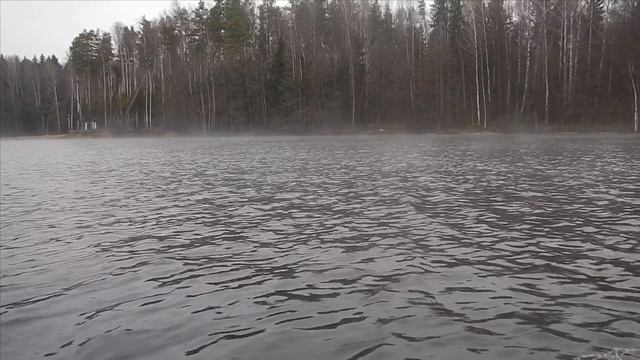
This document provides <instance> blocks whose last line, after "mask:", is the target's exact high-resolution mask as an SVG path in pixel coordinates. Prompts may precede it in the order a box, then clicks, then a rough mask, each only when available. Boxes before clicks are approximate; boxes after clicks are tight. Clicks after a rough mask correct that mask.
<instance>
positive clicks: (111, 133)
mask: <svg viewBox="0 0 640 360" xmlns="http://www.w3.org/2000/svg"><path fill="white" fill-rule="evenodd" d="M578 134H579V135H588V134H620V135H622V134H626V135H630V136H632V135H640V133H634V132H633V131H632V130H631V129H621V128H618V127H603V128H600V127H594V128H567V129H557V128H553V129H549V128H544V129H522V130H497V129H487V130H482V129H480V130H474V129H462V130H441V131H404V130H398V129H390V130H387V129H382V131H373V130H354V131H351V130H349V131H321V132H300V133H296V132H279V131H241V132H235V133H233V132H228V131H225V132H215V133H210V134H207V135H205V134H202V133H201V132H178V131H173V130H167V129H107V130H104V129H100V130H93V131H72V132H68V133H62V134H37V135H16V136H12V135H9V136H6V135H1V136H0V139H2V140H37V139H41V140H67V139H120V138H162V137H210V138H216V137H252V136H256V137H275V136H393V135H578Z"/></svg>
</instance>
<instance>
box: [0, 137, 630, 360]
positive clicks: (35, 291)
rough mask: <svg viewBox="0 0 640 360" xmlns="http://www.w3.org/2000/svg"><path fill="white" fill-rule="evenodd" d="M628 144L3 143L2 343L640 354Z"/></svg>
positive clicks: (193, 350) (534, 140) (398, 353)
mask: <svg viewBox="0 0 640 360" xmlns="http://www.w3.org/2000/svg"><path fill="white" fill-rule="evenodd" d="M639 140H640V139H639V138H638V137H632V136H625V135H545V136H527V137H525V136H503V135H448V136H444V135H438V136H436V135H434V136H397V137H396V136H388V137H386V136H385V137H302V138H295V137H283V138H278V137H263V138H253V137H241V138H212V139H202V138H167V139H115V140H105V139H94V140H69V141H60V140H2V142H0V145H1V156H2V158H1V160H2V161H1V175H2V176H1V179H0V181H1V188H0V190H1V194H0V195H1V197H0V199H1V201H0V215H1V216H0V219H1V220H0V235H1V242H0V250H1V251H0V270H1V272H0V327H1V331H0V358H2V359H36V358H41V357H46V358H51V359H179V358H186V359H212V358H215V359H231V358H233V359H256V358H260V359H300V358H310V359H353V360H355V359H395V358H398V359H445V360H448V359H451V360H454V359H487V360H488V359H577V358H584V359H587V358H594V359H595V358H597V357H596V356H597V355H594V354H605V355H606V354H613V352H614V351H615V354H621V355H623V356H624V354H637V352H636V351H635V350H634V349H637V348H640V247H639V245H640V210H639V209H640V141H639ZM616 349H625V350H624V351H622V350H620V351H619V350H616Z"/></svg>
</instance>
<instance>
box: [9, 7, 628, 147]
mask: <svg viewBox="0 0 640 360" xmlns="http://www.w3.org/2000/svg"><path fill="white" fill-rule="evenodd" d="M16 34H19V31H18V30H17V31H16ZM16 36H18V35H16ZM43 36H45V35H43ZM0 76H1V78H0V80H1V84H0V131H1V133H2V135H6V136H10V135H36V134H59V133H67V132H70V131H71V132H73V131H79V130H83V129H84V128H85V124H86V123H92V122H93V123H95V124H96V126H97V128H98V129H164V130H168V131H175V132H184V133H200V134H205V135H206V134H230V133H296V134H304V133H345V132H346V133H348V132H355V131H377V129H390V130H394V131H406V132H429V131H458V130H470V131H474V130H485V129H486V130H499V131H501V130H504V131H529V130H545V129H547V130H549V129H550V130H555V129H559V130H563V129H584V128H587V129H617V130H620V131H628V132H631V131H636V132H637V131H638V107H639V101H640V99H639V96H640V94H639V92H640V83H639V82H640V0H431V1H426V2H425V0H405V1H385V0H289V1H287V2H284V1H277V2H276V1H275V0H217V1H214V2H211V3H205V2H200V3H199V4H198V5H197V6H190V7H184V6H181V5H180V4H179V3H178V2H174V3H173V4H172V5H171V6H170V8H168V9H167V10H166V11H165V12H164V13H163V14H162V15H161V16H159V17H158V18H156V19H151V20H150V19H146V18H142V19H141V20H140V21H139V23H138V24H136V25H135V26H126V25H124V24H122V23H116V24H114V25H113V27H112V29H110V31H109V32H106V31H102V30H99V29H96V30H84V31H82V32H81V33H79V34H78V35H77V36H76V37H75V39H74V40H73V42H72V43H71V44H70V47H69V50H68V53H67V58H66V59H58V58H56V57H55V56H45V55H41V56H40V57H39V58H37V57H34V58H33V59H28V58H22V59H20V58H19V57H17V56H11V55H8V54H4V55H0Z"/></svg>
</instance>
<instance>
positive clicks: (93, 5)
mask: <svg viewBox="0 0 640 360" xmlns="http://www.w3.org/2000/svg"><path fill="white" fill-rule="evenodd" d="M172 2H173V1H172V0H119V1H104V0H90V1H81V0H75V1H74V0H17V1H16V0H1V1H0V53H2V54H4V55H18V56H20V57H22V56H26V57H28V58H31V57H33V56H34V55H35V56H39V55H40V54H44V55H45V56H48V55H52V54H53V55H55V56H56V57H58V58H59V59H60V60H61V61H66V59H67V51H68V50H69V46H70V45H71V41H72V40H73V38H74V37H75V36H76V35H78V34H79V33H80V32H81V31H82V30H83V29H98V28H99V29H100V30H103V31H111V27H112V26H113V24H114V23H115V22H116V21H120V22H122V23H124V24H125V25H136V24H137V23H138V22H139V20H140V19H141V18H142V17H143V16H145V17H147V18H148V19H152V18H155V17H157V16H158V15H160V14H161V13H162V12H163V11H164V10H168V9H169V8H170V7H171V4H172ZM179 3H180V5H183V6H187V7H189V6H195V5H197V3H198V1H197V0H180V1H179ZM205 3H207V4H208V3H211V1H205Z"/></svg>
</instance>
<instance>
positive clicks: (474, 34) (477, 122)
mask: <svg viewBox="0 0 640 360" xmlns="http://www.w3.org/2000/svg"><path fill="white" fill-rule="evenodd" d="M471 16H472V19H473V46H474V55H475V63H476V110H477V116H478V118H477V121H476V126H477V127H480V79H479V74H478V34H477V32H478V31H477V27H476V26H477V25H476V11H475V9H471Z"/></svg>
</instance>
